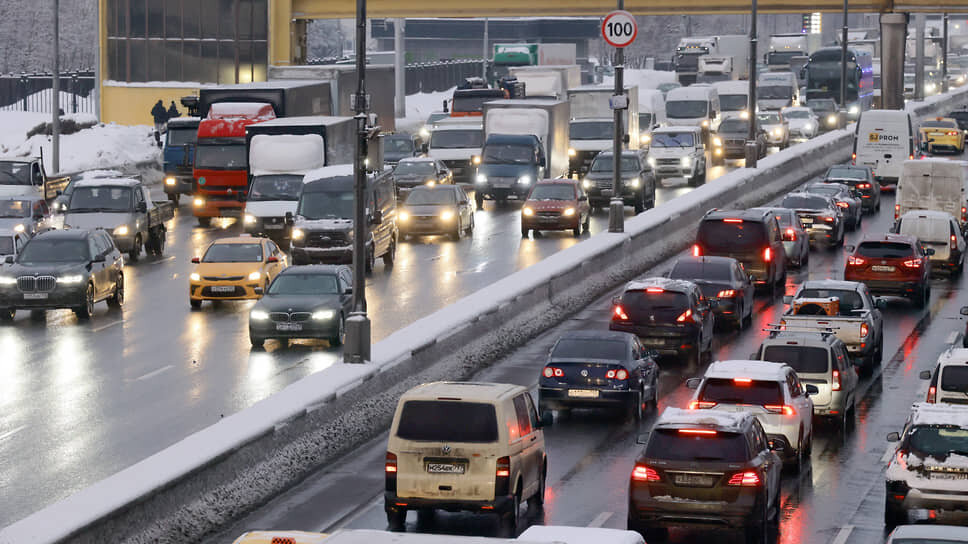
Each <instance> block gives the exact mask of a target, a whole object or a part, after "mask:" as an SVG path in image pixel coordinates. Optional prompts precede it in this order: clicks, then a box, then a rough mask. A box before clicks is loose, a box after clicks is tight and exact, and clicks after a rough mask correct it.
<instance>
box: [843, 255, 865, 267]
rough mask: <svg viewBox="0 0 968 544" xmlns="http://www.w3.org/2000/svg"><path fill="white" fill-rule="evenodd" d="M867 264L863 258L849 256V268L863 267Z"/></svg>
mask: <svg viewBox="0 0 968 544" xmlns="http://www.w3.org/2000/svg"><path fill="white" fill-rule="evenodd" d="M865 262H867V261H865V260H864V258H863V257H854V256H853V255H848V256H847V264H848V265H849V266H862V265H863V264H864V263H865Z"/></svg>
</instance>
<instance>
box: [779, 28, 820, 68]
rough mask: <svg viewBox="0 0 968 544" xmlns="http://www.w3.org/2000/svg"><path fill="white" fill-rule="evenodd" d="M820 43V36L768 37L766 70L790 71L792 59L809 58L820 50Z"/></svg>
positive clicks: (789, 35)
mask: <svg viewBox="0 0 968 544" xmlns="http://www.w3.org/2000/svg"><path fill="white" fill-rule="evenodd" d="M822 43H823V42H822V35H821V34H774V35H772V36H770V45H769V50H768V51H767V53H766V66H767V69H768V70H770V71H773V72H783V71H787V70H790V69H791V68H792V67H791V65H790V61H791V59H792V58H793V57H809V56H810V54H811V53H813V52H814V51H816V50H817V49H820V46H821V45H822Z"/></svg>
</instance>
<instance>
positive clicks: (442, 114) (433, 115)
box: [427, 111, 450, 125]
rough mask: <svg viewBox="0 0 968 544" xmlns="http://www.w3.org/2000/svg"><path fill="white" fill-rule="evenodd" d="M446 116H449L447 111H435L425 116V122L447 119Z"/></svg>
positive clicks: (430, 122) (432, 122)
mask: <svg viewBox="0 0 968 544" xmlns="http://www.w3.org/2000/svg"><path fill="white" fill-rule="evenodd" d="M448 117H450V114H449V113H447V112H442V111H441V112H437V113H431V114H430V115H428V116H427V124H428V125H433V124H434V123H436V122H437V121H440V120H441V119H447V118H448Z"/></svg>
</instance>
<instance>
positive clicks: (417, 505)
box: [383, 491, 514, 512]
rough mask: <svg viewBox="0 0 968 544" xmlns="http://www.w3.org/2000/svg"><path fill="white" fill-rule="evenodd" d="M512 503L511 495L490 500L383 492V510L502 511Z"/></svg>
mask: <svg viewBox="0 0 968 544" xmlns="http://www.w3.org/2000/svg"><path fill="white" fill-rule="evenodd" d="M513 504H514V497H513V496H511V495H506V496H500V497H495V498H494V499H491V500H455V499H451V498H441V499H437V498H422V497H398V496H397V494H396V493H394V492H393V491H384V492H383V508H384V510H387V511H390V510H397V511H399V510H422V509H425V508H435V509H439V510H447V511H448V512H503V511H505V510H507V509H508V508H510V507H511V505H513Z"/></svg>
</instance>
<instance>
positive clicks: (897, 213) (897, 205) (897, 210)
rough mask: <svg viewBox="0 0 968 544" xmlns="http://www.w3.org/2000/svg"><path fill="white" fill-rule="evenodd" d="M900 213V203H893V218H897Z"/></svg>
mask: <svg viewBox="0 0 968 544" xmlns="http://www.w3.org/2000/svg"><path fill="white" fill-rule="evenodd" d="M900 215H901V205H900V204H895V205H894V219H897V218H898V217H900Z"/></svg>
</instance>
